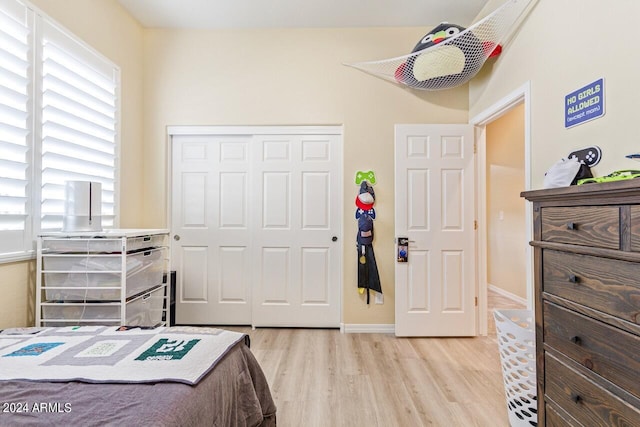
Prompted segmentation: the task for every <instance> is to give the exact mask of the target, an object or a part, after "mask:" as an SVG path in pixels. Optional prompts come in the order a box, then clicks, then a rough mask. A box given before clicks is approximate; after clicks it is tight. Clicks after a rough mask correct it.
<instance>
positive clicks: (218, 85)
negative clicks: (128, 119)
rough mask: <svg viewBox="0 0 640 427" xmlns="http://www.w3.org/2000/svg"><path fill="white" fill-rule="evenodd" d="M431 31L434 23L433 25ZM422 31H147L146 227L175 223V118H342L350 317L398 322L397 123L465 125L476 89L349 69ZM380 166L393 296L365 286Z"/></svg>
mask: <svg viewBox="0 0 640 427" xmlns="http://www.w3.org/2000/svg"><path fill="white" fill-rule="evenodd" d="M427 27H428V25H427ZM423 33H424V29H422V28H395V29H394V28H388V29H381V28H368V29H298V30H296V29H289V30H254V31H230V30H229V31H206V30H201V31H177V30H148V31H146V32H145V44H144V62H145V76H144V77H145V78H144V93H145V125H144V134H145V166H144V169H145V187H146V188H147V189H148V191H147V192H146V193H145V212H146V213H147V214H148V216H147V217H146V220H147V221H146V222H145V226H149V227H164V226H166V225H167V224H166V212H165V209H163V208H162V207H164V206H165V200H166V194H167V189H166V184H165V183H166V179H167V177H166V172H165V169H166V161H167V160H166V156H167V153H166V147H167V140H166V126H167V125H194V124H195V125H278V124H282V125H326V124H332V125H335V124H342V125H344V190H343V191H344V200H343V204H344V216H343V224H344V234H343V235H342V236H341V241H342V244H343V250H344V261H343V266H344V276H343V285H344V292H343V321H344V322H345V323H350V324H360V323H373V324H389V323H393V322H394V299H393V296H394V205H393V202H394V163H393V159H394V151H393V129H394V124H396V123H466V122H467V121H468V115H467V108H468V105H467V102H468V96H467V87H461V88H458V89H454V90H450V91H446V92H438V93H434V92H432V93H426V92H423V93H416V92H413V91H408V90H403V89H402V88H399V87H397V86H395V85H394V84H392V83H389V82H386V81H383V80H380V79H378V78H375V77H372V76H370V75H368V74H365V73H362V72H361V71H357V70H355V69H352V68H349V67H345V66H344V65H343V63H344V62H354V61H360V60H369V59H383V58H385V57H393V56H398V55H399V54H402V53H404V52H408V51H410V49H411V47H412V46H413V45H414V44H415V42H416V40H418V39H419V38H420V37H422V36H423ZM363 169H364V170H369V169H373V170H374V171H375V172H376V174H377V182H378V183H377V185H376V188H375V190H376V211H377V219H376V224H375V227H376V239H375V242H374V248H375V251H376V259H377V261H378V267H379V270H380V275H381V280H382V287H383V291H384V293H385V300H384V304H383V305H374V304H371V305H370V306H367V305H366V302H365V300H364V298H363V297H362V296H361V295H359V294H358V292H357V285H356V277H357V273H356V254H355V235H356V229H357V227H356V221H355V219H354V216H353V215H354V210H355V205H354V198H355V196H356V194H357V189H358V187H357V186H356V185H355V184H354V182H353V179H354V176H355V172H356V171H357V170H363Z"/></svg>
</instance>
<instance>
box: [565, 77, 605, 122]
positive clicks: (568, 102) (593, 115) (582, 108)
mask: <svg viewBox="0 0 640 427" xmlns="http://www.w3.org/2000/svg"><path fill="white" fill-rule="evenodd" d="M603 115H604V79H598V80H596V81H595V82H593V83H591V84H588V85H586V86H585V87H581V88H580V89H578V90H576V91H574V92H571V93H570V94H569V95H567V96H565V97H564V127H565V128H570V127H572V126H576V125H579V124H581V123H584V122H587V121H589V120H593V119H597V118H598V117H602V116H603Z"/></svg>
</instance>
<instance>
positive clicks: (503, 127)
mask: <svg viewBox="0 0 640 427" xmlns="http://www.w3.org/2000/svg"><path fill="white" fill-rule="evenodd" d="M486 140H487V155H486V159H487V170H486V176H487V282H488V283H489V284H491V285H494V286H496V287H498V288H501V289H503V290H505V291H507V292H509V293H511V294H513V295H516V296H519V297H521V298H525V299H526V298H527V280H526V277H527V276H526V275H527V272H526V259H527V252H526V251H527V236H526V228H525V227H526V225H525V203H524V200H522V198H520V192H521V191H522V190H523V188H524V104H520V105H518V106H517V107H515V108H513V109H512V110H511V111H509V112H508V113H507V114H505V115H503V116H502V117H500V118H499V119H497V120H495V121H493V122H491V123H490V124H489V125H487V128H486Z"/></svg>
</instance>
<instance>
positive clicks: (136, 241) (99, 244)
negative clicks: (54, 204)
mask: <svg viewBox="0 0 640 427" xmlns="http://www.w3.org/2000/svg"><path fill="white" fill-rule="evenodd" d="M165 236H166V235H165V234H152V235H148V236H137V237H127V238H126V243H125V247H124V248H123V243H122V238H104V237H94V238H55V237H53V238H52V237H46V238H44V239H43V240H42V250H43V252H44V253H47V252H58V253H80V254H82V253H122V251H123V249H124V250H125V251H126V252H132V251H137V250H140V249H148V248H157V247H162V246H167V241H166V238H165Z"/></svg>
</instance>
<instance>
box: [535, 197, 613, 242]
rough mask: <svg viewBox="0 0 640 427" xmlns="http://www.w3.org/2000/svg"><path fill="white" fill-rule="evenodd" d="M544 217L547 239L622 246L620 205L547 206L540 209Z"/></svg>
mask: <svg viewBox="0 0 640 427" xmlns="http://www.w3.org/2000/svg"><path fill="white" fill-rule="evenodd" d="M541 217H542V240H544V241H547V242H557V243H570V244H573V245H582V246H590V247H599V248H608V249H619V248H620V209H619V208H618V207H617V206H576V207H547V208H543V209H542V210H541Z"/></svg>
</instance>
